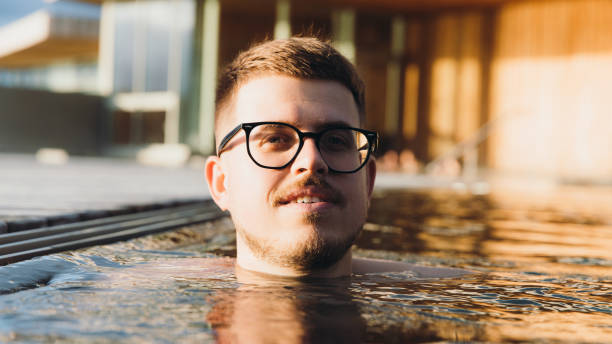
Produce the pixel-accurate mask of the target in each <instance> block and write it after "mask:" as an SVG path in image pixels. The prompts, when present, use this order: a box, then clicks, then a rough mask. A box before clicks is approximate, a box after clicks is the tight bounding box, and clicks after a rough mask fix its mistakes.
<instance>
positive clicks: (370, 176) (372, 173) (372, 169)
mask: <svg viewBox="0 0 612 344" xmlns="http://www.w3.org/2000/svg"><path fill="white" fill-rule="evenodd" d="M366 168H367V173H366V178H367V183H368V199H371V198H372V192H373V191H374V181H375V180H376V158H374V157H373V156H371V157H370V160H369V161H368V164H367V165H366Z"/></svg>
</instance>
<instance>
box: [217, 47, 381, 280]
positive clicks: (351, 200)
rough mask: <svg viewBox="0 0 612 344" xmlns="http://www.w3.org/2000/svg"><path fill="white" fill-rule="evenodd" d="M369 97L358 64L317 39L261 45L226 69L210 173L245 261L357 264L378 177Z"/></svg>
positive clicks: (276, 266) (269, 267)
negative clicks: (366, 111) (365, 126)
mask: <svg viewBox="0 0 612 344" xmlns="http://www.w3.org/2000/svg"><path fill="white" fill-rule="evenodd" d="M363 99H364V97H363V83H362V82H361V80H360V79H359V77H358V76H357V74H356V72H355V69H354V67H353V66H352V65H351V64H350V63H349V62H348V61H347V60H346V59H345V58H344V57H342V56H341V55H340V54H339V53H338V52H337V51H336V50H335V49H333V48H332V47H331V46H330V45H329V44H326V43H323V42H321V41H319V40H317V39H314V38H292V39H289V40H284V41H270V42H266V43H263V44H260V45H257V46H255V47H253V48H251V49H250V50H248V51H246V52H244V53H242V54H240V55H239V56H238V57H237V58H236V60H234V62H232V63H231V64H230V65H229V67H228V68H227V69H226V70H225V72H224V73H223V75H222V76H221V78H220V83H219V86H218V91H217V114H216V115H217V120H216V129H215V136H216V139H217V145H220V146H221V147H220V148H221V149H220V151H219V152H218V156H215V157H211V158H209V159H208V160H207V163H206V178H207V182H208V185H209V189H210V191H211V195H212V197H213V199H214V200H215V201H216V202H217V204H218V205H219V206H220V207H221V208H222V209H227V210H229V212H230V214H231V216H232V220H233V222H234V224H235V226H236V229H237V234H238V235H237V248H238V258H237V259H238V264H239V265H241V266H242V267H243V268H246V269H250V270H258V271H263V272H271V273H278V274H284V273H288V274H290V273H291V271H294V272H297V273H298V274H299V273H304V274H307V273H309V272H312V271H317V270H325V269H333V268H334V266H336V265H338V264H340V263H342V264H344V265H343V266H344V268H345V267H346V263H347V261H348V264H350V251H349V248H350V246H351V244H352V243H353V241H354V239H355V237H356V236H357V235H358V233H359V231H360V230H361V227H362V225H363V223H364V222H365V219H366V215H367V209H368V206H369V200H370V196H371V192H372V188H373V184H374V178H375V174H376V167H375V164H374V161H373V159H372V158H371V157H370V153H371V152H372V151H373V148H374V146H375V144H376V142H375V141H376V138H375V135H374V134H373V133H371V132H367V131H364V130H362V129H359V128H360V126H361V123H362V122H363V120H362V118H363V108H364V103H363ZM256 122H278V123H272V124H253V123H256ZM244 123H247V125H242V126H241V124H244ZM279 123H281V124H279ZM349 128H353V129H349ZM233 129H235V130H233ZM228 133H229V135H228ZM304 133H306V134H304ZM308 133H315V134H314V135H313V134H308ZM224 139H225V140H224ZM351 145H352V146H351ZM343 147H344V148H343ZM346 147H349V148H351V147H352V150H350V149H348V150H347V148H346ZM349 151H350V152H349ZM368 158H370V159H368ZM342 269H343V268H342Z"/></svg>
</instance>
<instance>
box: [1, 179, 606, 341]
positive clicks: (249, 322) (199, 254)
mask: <svg viewBox="0 0 612 344" xmlns="http://www.w3.org/2000/svg"><path fill="white" fill-rule="evenodd" d="M583 191H584V190H583ZM587 195H588V193H584V192H581V193H580V196H579V197H574V196H572V195H571V194H570V195H569V196H568V195H565V196H564V197H545V198H536V197H526V196H522V197H520V198H518V200H517V199H514V198H511V197H510V198H509V197H508V196H509V195H505V196H504V195H502V196H499V195H495V194H492V195H489V196H486V197H485V196H472V195H468V194H462V193H454V192H448V191H444V192H442V191H428V192H401V191H393V192H389V191H386V192H380V191H379V193H378V194H376V195H375V199H374V201H373V207H372V212H371V216H370V218H369V220H368V221H369V222H368V224H367V225H366V226H365V230H364V232H363V235H362V236H361V237H360V238H359V239H358V242H357V243H356V247H355V252H356V254H357V255H360V256H369V257H377V258H387V259H398V260H404V261H406V262H410V263H419V264H423V265H429V266H436V265H440V266H453V267H460V268H467V269H471V270H477V271H480V273H478V274H474V275H468V276H462V277H461V278H452V279H418V278H415V275H413V274H411V273H409V272H408V273H384V274H366V275H354V276H352V277H351V278H346V279H336V280H325V281H322V280H295V279H282V278H276V279H270V278H269V277H266V278H264V277H262V276H261V275H254V274H248V273H246V272H244V271H238V272H237V275H236V273H235V272H234V267H233V259H232V258H215V256H214V255H213V253H214V254H215V255H220V256H229V257H231V256H233V255H234V253H235V252H234V250H235V246H234V245H235V243H234V241H235V237H234V234H233V228H232V225H231V222H230V221H229V220H228V219H223V220H220V221H216V222H214V223H209V224H205V225H201V226H194V227H189V228H183V229H181V230H178V231H175V232H171V233H165V234H161V235H156V236H150V237H147V238H141V239H137V240H132V241H129V242H124V243H118V244H114V245H108V246H100V247H95V248H90V249H87V250H81V251H76V252H72V253H69V254H60V255H51V256H47V257H41V258H37V259H34V260H31V261H25V262H20V263H18V264H13V265H9V266H5V267H0V342H9V341H16V342H101V343H106V342H120V341H130V342H143V343H149V342H177V341H178V342H188V343H189V342H198V343H200V342H221V343H228V342H229V343H233V342H238V343H243V342H248V343H257V342H261V343H275V342H282V343H302V342H315V343H320V342H323V343H324V342H334V343H335V342H351V343H354V342H368V343H369V342H371V343H380V342H385V343H387V342H388V343H406V342H432V341H476V342H522V341H529V342H554V343H573V342H576V341H580V342H606V341H609V340H610V339H609V338H612V306H611V305H610V300H611V299H612V253H611V252H610V250H609V248H610V247H612V212H610V211H606V209H605V207H612V202H607V203H606V202H603V200H602V198H598V197H604V198H605V197H609V196H606V195H604V194H598V195H599V196H597V197H596V200H597V201H596V202H595V204H597V207H598V208H593V207H585V206H584V203H588V197H587ZM572 197H573V198H572ZM572 202H575V203H572ZM593 209H597V210H596V211H595V210H593ZM608 210H609V209H608Z"/></svg>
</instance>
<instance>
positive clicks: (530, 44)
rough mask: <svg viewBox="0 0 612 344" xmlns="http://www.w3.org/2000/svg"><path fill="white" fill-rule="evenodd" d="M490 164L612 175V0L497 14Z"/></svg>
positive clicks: (512, 7)
mask: <svg viewBox="0 0 612 344" xmlns="http://www.w3.org/2000/svg"><path fill="white" fill-rule="evenodd" d="M495 20H496V24H495V35H494V45H495V48H494V51H493V60H492V65H491V93H490V94H491V96H490V117H491V118H496V117H497V118H501V120H500V122H499V126H498V127H497V128H496V131H495V133H494V134H493V135H492V137H491V138H490V140H489V146H488V151H489V152H490V155H489V157H488V158H489V164H490V166H491V167H493V168H495V169H498V170H502V171H509V172H518V173H524V174H538V175H545V176H554V177H558V178H569V179H597V180H611V179H612V159H610V154H611V153H610V152H611V151H612V135H610V133H611V132H612V97H611V96H610V94H611V91H610V90H611V89H612V1H608V0H581V1H570V0H565V1H547V2H540V1H532V2H520V3H515V4H509V5H506V6H504V7H502V8H501V9H500V11H499V12H498V15H497V17H496V19H495Z"/></svg>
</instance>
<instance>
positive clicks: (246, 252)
mask: <svg viewBox="0 0 612 344" xmlns="http://www.w3.org/2000/svg"><path fill="white" fill-rule="evenodd" d="M236 264H237V265H238V266H239V267H240V268H241V269H245V270H249V271H253V272H258V273H262V274H269V275H276V276H286V277H317V278H334V277H344V276H350V274H351V272H352V255H351V251H350V250H348V251H347V252H346V254H345V255H344V256H343V257H342V258H341V259H340V260H339V261H337V262H336V263H334V264H333V265H331V266H329V267H327V268H325V269H320V270H305V269H302V268H300V267H297V266H296V267H288V266H281V265H278V264H273V263H271V262H269V261H266V260H265V259H261V258H259V257H257V256H255V255H254V254H253V252H251V250H250V249H249V248H248V247H247V246H246V245H244V244H243V243H241V242H240V240H238V242H237V254H236Z"/></svg>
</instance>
